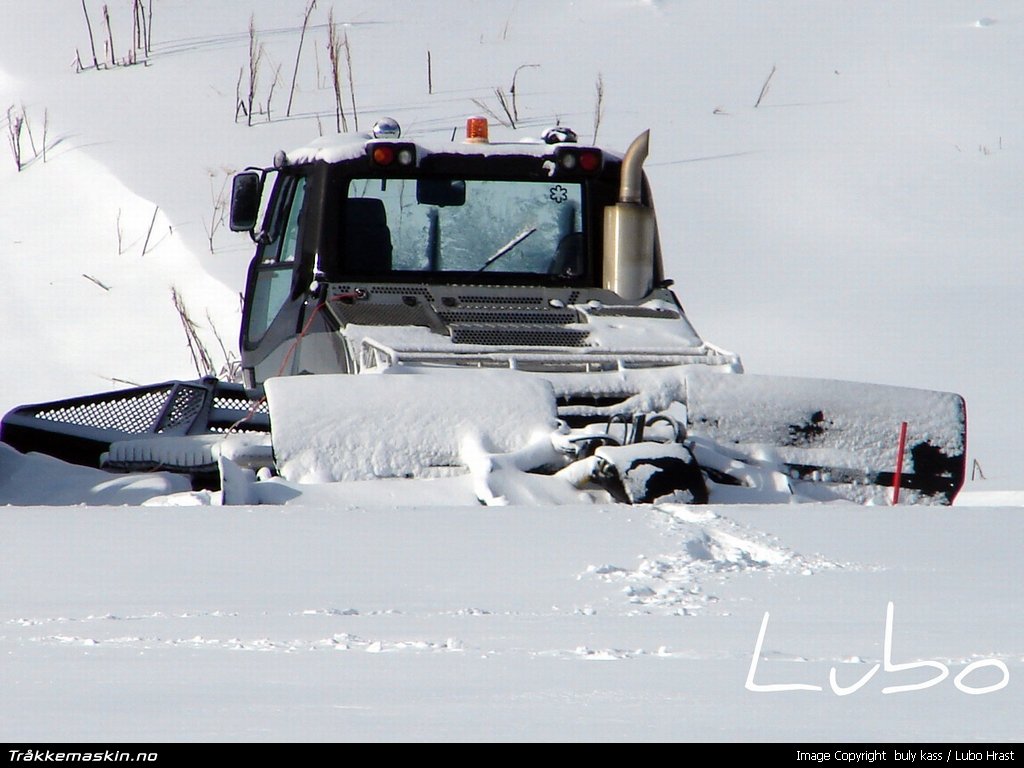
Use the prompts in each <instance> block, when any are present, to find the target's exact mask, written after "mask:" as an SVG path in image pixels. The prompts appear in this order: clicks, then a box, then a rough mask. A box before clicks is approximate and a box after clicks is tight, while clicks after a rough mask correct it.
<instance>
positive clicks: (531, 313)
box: [437, 309, 580, 325]
mask: <svg viewBox="0 0 1024 768" xmlns="http://www.w3.org/2000/svg"><path fill="white" fill-rule="evenodd" d="M437 314H438V315H439V316H440V317H441V319H442V320H444V321H445V322H446V323H449V324H451V323H514V324H517V325H568V324H569V323H577V322H579V320H580V318H579V315H578V314H577V313H576V311H575V310H573V309H551V310H541V311H535V310H515V309H442V310H440V311H438V313H437Z"/></svg>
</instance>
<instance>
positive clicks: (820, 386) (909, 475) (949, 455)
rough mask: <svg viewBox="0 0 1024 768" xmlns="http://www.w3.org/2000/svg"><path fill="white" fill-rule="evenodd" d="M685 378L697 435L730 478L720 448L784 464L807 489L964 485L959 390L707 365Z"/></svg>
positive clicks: (931, 493)
mask: <svg viewBox="0 0 1024 768" xmlns="http://www.w3.org/2000/svg"><path fill="white" fill-rule="evenodd" d="M686 381H687V387H686V406H687V421H688V427H689V432H690V436H691V439H692V440H693V441H694V444H695V445H694V450H695V453H696V456H697V458H698V461H701V462H702V465H703V464H705V463H707V464H708V465H709V466H707V470H708V471H709V474H710V475H711V476H712V479H713V480H714V479H715V478H716V477H717V478H718V479H719V480H721V479H722V476H721V475H719V474H718V472H717V471H715V469H714V468H713V467H711V466H710V464H711V462H712V461H713V458H712V455H713V454H714V453H721V452H722V451H725V452H726V453H728V452H730V451H735V454H736V456H737V457H738V458H741V459H742V460H743V461H745V462H751V463H754V464H760V465H763V466H766V467H767V466H776V467H782V468H783V469H784V471H785V473H786V474H787V475H788V476H789V477H791V478H792V479H793V480H794V481H796V482H799V483H801V484H802V485H804V486H805V487H806V486H808V485H810V484H819V485H820V487H822V488H823V489H831V490H833V491H835V492H836V493H837V494H838V495H840V496H842V497H844V498H850V499H853V500H856V501H862V502H878V501H882V502H884V500H885V499H886V498H889V497H888V495H887V494H882V493H880V491H881V490H882V489H889V488H893V489H894V488H895V486H896V479H897V477H898V478H899V487H900V488H901V489H903V494H902V500H903V501H904V502H907V503H914V502H917V503H939V504H950V503H952V501H953V498H954V497H955V496H956V494H957V493H958V492H959V490H960V488H961V487H962V485H963V482H964V472H965V463H966V451H967V437H966V428H967V424H966V419H967V416H966V407H965V405H964V400H963V398H962V397H960V396H959V395H956V394H953V393H950V392H933V391H927V390H919V389H909V388H904V387H892V386H884V385H878V384H862V383H856V382H848V381H831V380H822V379H802V378H790V377H774V376H758V375H752V374H743V375H740V376H722V375H717V374H713V373H709V372H704V371H692V372H690V373H688V374H687V376H686ZM903 423H906V425H907V428H906V433H905V442H904V450H903V452H902V456H901V451H900V432H901V425H902V424H903ZM705 441H706V442H705ZM712 446H713V447H712ZM900 459H902V462H901V461H900ZM726 477H728V475H726ZM726 482H729V481H728V480H726Z"/></svg>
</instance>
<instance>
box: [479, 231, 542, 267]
mask: <svg viewBox="0 0 1024 768" xmlns="http://www.w3.org/2000/svg"><path fill="white" fill-rule="evenodd" d="M536 231H537V228H536V227H530V228H529V229H524V230H523V231H522V232H520V233H519V234H518V235H516V236H515V237H513V238H512V239H511V240H509V241H508V242H507V243H505V245H503V246H501V248H499V249H498V250H497V252H496V253H495V254H494V255H493V256H491V258H489V259H488V260H487V261H485V262H484V265H483V266H482V267H480V269H478V270H477V272H483V271H484V270H485V269H487V268H488V267H489V266H491V264H493V263H494V262H496V261H497V260H498V259H500V258H501V257H502V256H504V255H505V254H506V253H508V252H509V251H511V250H512V249H513V248H515V247H516V246H517V245H519V244H520V243H521V242H523V240H525V239H526V238H528V237H529V236H530V235H532V234H533V233H534V232H536Z"/></svg>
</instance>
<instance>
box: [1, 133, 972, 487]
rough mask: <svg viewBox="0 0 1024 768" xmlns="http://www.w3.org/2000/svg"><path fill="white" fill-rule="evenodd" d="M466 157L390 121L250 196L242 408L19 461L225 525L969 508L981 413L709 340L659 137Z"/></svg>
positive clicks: (81, 414)
mask: <svg viewBox="0 0 1024 768" xmlns="http://www.w3.org/2000/svg"><path fill="white" fill-rule="evenodd" d="M466 136H467V140H466V141H465V142H464V143H456V142H454V141H452V142H450V143H440V144H432V143H428V142H418V141H411V140H408V139H406V138H403V137H402V136H401V131H400V129H399V128H398V125H397V123H396V122H395V121H393V120H391V119H384V120H382V121H380V122H378V124H377V125H375V126H374V130H373V132H371V133H368V134H358V135H345V136H339V137H331V138H325V139H321V140H319V141H317V142H314V143H313V144H311V145H310V146H308V147H305V148H302V149H299V150H296V151H292V152H288V153H287V154H286V153H284V152H279V153H278V154H277V156H276V157H275V162H274V165H273V167H270V168H263V169H247V170H246V171H245V172H243V173H241V174H239V175H237V176H236V178H235V180H234V186H233V195H232V202H231V216H230V219H231V221H230V224H231V228H232V229H233V230H236V231H243V232H248V233H249V234H250V235H251V237H252V239H253V240H254V241H255V242H256V252H255V256H254V257H253V260H252V262H251V264H250V267H249V272H248V279H247V284H246V288H245V295H244V312H243V322H242V328H241V330H240V348H241V363H242V373H243V379H244V389H243V388H242V386H239V385H237V384H227V383H223V382H216V381H212V380H207V381H204V382H171V383H170V384H168V385H161V386H163V387H172V388H174V389H173V392H170V391H168V392H167V393H165V397H164V399H160V397H159V396H155V399H154V403H156V405H154V406H153V408H154V409H155V410H157V411H158V417H157V418H156V419H150V421H151V422H152V423H148V424H146V425H143V426H141V427H137V426H136V425H135V424H132V425H131V427H132V429H125V428H124V425H123V424H115V425H114V426H113V427H111V426H110V425H109V423H108V422H110V421H111V419H110V418H106V414H107V412H108V411H110V410H111V409H114V410H117V409H118V408H121V410H123V407H122V406H121V405H120V404H122V403H123V402H124V401H125V399H126V398H127V399H132V398H134V399H136V400H137V399H138V398H140V397H142V395H140V394H139V393H140V392H141V390H129V391H127V392H126V393H110V394H108V395H103V396H97V397H98V398H99V399H98V400H97V398H92V399H79V400H76V401H64V402H62V403H56V404H52V403H51V404H43V405H40V406H26V407H25V408H21V409H18V410H17V411H15V412H12V413H11V414H8V416H7V417H6V418H5V420H4V432H3V439H4V440H5V441H7V442H10V443H11V444H14V445H15V446H16V447H21V448H22V449H33V450H40V448H42V449H43V450H46V446H50V445H54V444H57V443H60V444H62V445H63V444H71V443H72V442H76V441H77V442H78V443H81V442H82V441H85V442H87V443H88V444H89V449H88V450H87V451H85V453H83V454H81V455H79V456H78V459H76V460H82V457H83V456H84V457H86V458H91V459H92V460H100V461H102V462H103V463H104V465H105V466H107V467H110V468H112V469H145V468H154V467H162V468H172V469H176V470H178V471H183V472H187V473H189V474H191V475H192V476H193V478H194V480H195V481H196V482H197V483H200V482H213V483H214V484H216V483H217V482H220V483H222V484H223V499H224V501H225V503H229V502H239V503H255V502H259V501H260V500H261V498H262V497H261V489H265V488H267V487H269V483H270V482H275V483H296V484H306V483H320V482H351V481H362V480H374V479H387V478H391V479H413V480H415V479H422V480H430V479H436V478H439V477H464V478H466V482H468V483H471V484H472V487H473V491H474V493H475V497H476V498H477V499H478V500H479V501H480V502H481V503H487V504H501V503H516V502H521V503H532V502H538V501H542V502H550V501H566V502H571V501H578V500H579V499H580V498H581V494H582V495H583V496H585V497H586V498H589V499H592V500H593V499H604V498H610V499H614V500H617V501H622V502H630V503H644V502H654V501H659V500H675V501H685V502H697V503H701V502H706V501H712V502H716V501H720V502H730V501H757V502H764V501H773V500H776V501H787V500H790V499H792V498H793V497H794V495H795V496H797V497H799V498H803V499H821V500H826V499H834V498H847V499H853V500H856V501H861V502H876V501H885V500H886V499H887V493H888V489H889V488H892V489H894V491H895V492H896V493H898V492H899V490H900V489H903V491H904V501H911V502H920V503H951V502H952V500H953V498H954V497H955V495H956V493H957V492H958V490H959V489H960V487H961V485H962V483H963V475H964V461H965V454H966V436H965V430H966V428H965V423H966V416H965V408H964V403H963V400H962V398H960V397H959V396H958V395H954V394H950V393H942V392H926V391H920V390H909V389H903V388H896V387H885V386H878V385H867V384H857V383H851V382H836V381H827V380H825V381H819V380H809V379H795V378H780V377H767V376H756V375H751V374H746V373H742V366H741V364H740V360H739V358H738V357H737V356H736V355H734V354H732V353H729V352H726V351H724V350H722V349H719V348H717V347H715V346H713V345H711V344H708V343H707V342H705V341H704V340H703V339H702V338H701V337H700V336H699V335H698V334H697V332H696V331H695V330H694V329H693V327H692V326H691V324H690V323H689V321H688V319H687V317H686V314H685V312H684V311H683V308H682V305H681V304H680V302H679V300H678V299H677V297H676V296H675V294H674V293H673V292H672V291H671V290H670V285H671V281H669V280H666V279H665V276H664V273H663V266H662V259H661V253H660V246H659V241H658V236H657V226H656V223H655V214H654V206H653V201H652V197H651V193H650V191H649V189H648V185H647V181H646V178H645V176H644V173H643V168H642V166H643V163H644V160H645V158H646V156H647V153H648V142H649V136H648V133H647V132H645V133H643V134H641V135H640V136H639V137H637V139H636V140H635V141H634V142H633V143H632V145H631V146H630V147H629V149H628V150H627V152H626V153H625V154H624V155H622V156H619V155H617V154H613V153H610V152H606V151H604V150H602V149H600V148H597V147H590V146H585V145H581V144H579V143H577V142H576V140H575V139H576V137H575V135H574V134H573V133H572V132H571V131H570V130H568V129H566V128H564V127H560V128H558V129H554V130H552V131H549V132H548V134H546V135H545V137H544V139H542V140H535V141H523V142H517V143H506V144H499V143H490V142H489V141H488V140H487V129H486V120H484V119H483V118H472V119H471V120H470V121H469V123H468V124H467V130H466ZM735 374H742V375H735ZM161 392H164V390H161ZM182 392H184V393H186V395H187V397H186V400H185V401H182V400H181V398H182V394H181V393H182ZM188 398H191V399H188ZM246 398H250V399H249V400H247V399H246ZM86 400H88V402H86ZM133 402H134V400H133ZM112 403H114V404H115V405H111V404H112ZM182 403H184V404H182ZM98 413H100V414H101V415H102V416H104V418H100V417H99V416H97V414H98ZM168 419H170V423H169V422H168ZM229 419H230V421H229ZM114 421H116V419H115V420H114ZM82 422H88V423H84V424H83V423H82ZM100 422H102V423H100ZM901 425H903V431H902V432H901V431H900V428H901ZM268 428H269V429H270V431H271V435H270V436H269V438H268V437H267V436H266V435H265V434H264V436H262V437H261V433H265V432H266V430H267V429H268ZM171 432H178V433H181V436H180V438H179V439H180V441H181V442H180V444H175V443H172V442H171V441H170V437H169V435H170V433H171ZM225 432H230V433H232V434H231V435H230V436H229V437H228V438H227V439H225V438H224V433H225ZM239 432H242V433H243V434H241V435H239V434H238V433H239ZM898 434H899V435H901V437H900V438H899V439H897V435H898ZM47 452H53V451H47ZM190 452H191V453H190ZM256 470H260V474H261V477H262V478H263V481H262V482H257V480H256V474H255V471H256Z"/></svg>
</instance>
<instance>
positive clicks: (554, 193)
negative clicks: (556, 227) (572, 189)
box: [548, 184, 569, 203]
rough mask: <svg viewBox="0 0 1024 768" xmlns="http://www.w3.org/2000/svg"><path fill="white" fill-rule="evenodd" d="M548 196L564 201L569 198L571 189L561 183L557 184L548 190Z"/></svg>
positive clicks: (557, 200) (556, 200) (554, 199)
mask: <svg viewBox="0 0 1024 768" xmlns="http://www.w3.org/2000/svg"><path fill="white" fill-rule="evenodd" d="M548 197H550V198H551V199H552V200H553V201H555V202H556V203H564V202H565V201H566V200H568V199H569V190H567V189H566V188H565V187H563V186H562V185H561V184H556V185H555V186H553V187H552V188H551V190H550V191H549V192H548Z"/></svg>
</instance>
